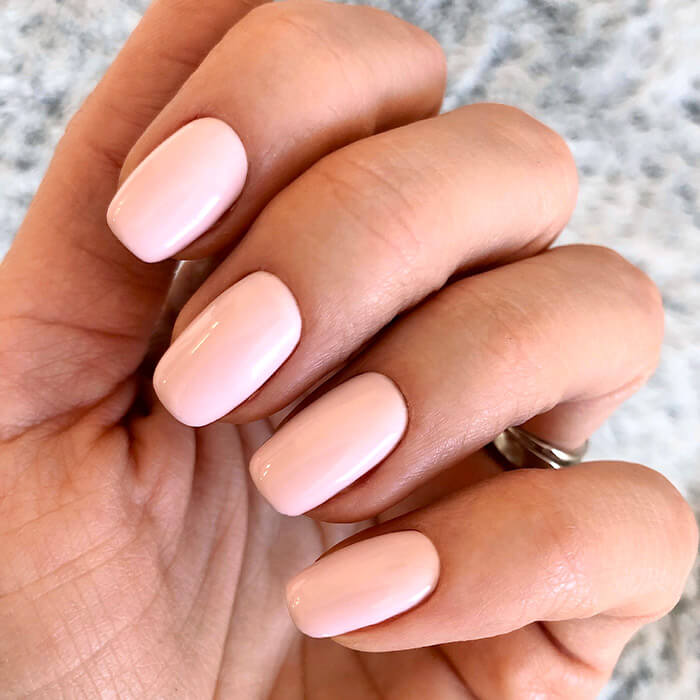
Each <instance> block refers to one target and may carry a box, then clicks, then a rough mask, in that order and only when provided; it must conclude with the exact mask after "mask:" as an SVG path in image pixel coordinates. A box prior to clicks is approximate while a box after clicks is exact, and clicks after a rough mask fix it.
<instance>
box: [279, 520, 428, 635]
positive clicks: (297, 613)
mask: <svg viewBox="0 0 700 700" xmlns="http://www.w3.org/2000/svg"><path fill="white" fill-rule="evenodd" d="M439 575H440V559H439V556H438V553H437V550H436V549H435V546H434V545H433V543H432V542H431V541H430V540H429V539H428V538H427V537H426V536H425V535H423V534H422V533H420V532H417V531H415V530H407V531H404V532H392V533H389V534H387V535H380V536H378V537H372V538H370V539H367V540H362V541H361V542H356V543H355V544H351V545H348V546H347V547H344V548H343V549H339V550H337V551H335V552H333V553H332V554H329V555H328V556H326V557H323V558H321V559H319V560H318V561H317V562H316V563H315V564H312V565H311V566H310V567H309V568H308V569H305V570H304V571H302V572H301V573H300V574H298V575H297V576H295V577H294V578H293V579H292V580H291V581H290V582H289V583H288V584H287V605H288V607H289V613H290V615H291V616H292V619H293V620H294V624H295V625H296V626H297V627H298V628H299V629H300V630H301V631H302V632H303V633H304V634H307V635H308V636H310V637H335V636H337V635H340V634H345V633H346V632H351V631H352V630H356V629H360V628H362V627H367V626H369V625H375V624H377V623H378V622H383V621H384V620H388V619H389V618H391V617H394V616H395V615H399V614H400V613H403V612H406V611H407V610H410V609H411V608H413V607H415V606H416V605H418V603H420V602H421V601H422V600H423V599H425V598H426V597H427V596H428V595H430V593H432V591H433V590H434V589H435V586H436V585H437V581H438V578H439Z"/></svg>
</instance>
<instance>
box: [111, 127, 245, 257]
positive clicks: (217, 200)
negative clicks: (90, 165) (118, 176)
mask: <svg viewBox="0 0 700 700" xmlns="http://www.w3.org/2000/svg"><path fill="white" fill-rule="evenodd" d="M247 171H248V161H247V159H246V153H245V149H244V147H243V144H242V143H241V140H240V138H238V134H237V133H236V132H235V131H234V130H233V129H232V128H231V127H230V126H229V125H228V124H226V122H223V121H221V120H220V119H213V118H211V117H207V118H204V119H197V120H195V121H193V122H190V123H189V124H187V126H183V127H182V128H181V129H179V130H178V131H176V132H175V133H174V134H173V135H172V136H171V137H170V138H168V139H167V140H165V141H163V143H162V144H160V146H158V148H156V149H155V150H154V151H153V152H152V153H151V154H150V155H149V156H148V157H147V158H146V159H145V160H144V161H143V162H142V163H141V164H140V165H139V166H138V167H137V168H136V169H135V170H134V171H133V172H132V173H131V175H129V177H128V178H127V179H126V181H125V182H124V184H123V185H122V186H121V187H120V188H119V191H118V192H117V194H116V196H115V197H114V199H113V200H112V203H111V204H110V205H109V209H108V210H107V223H108V224H109V227H110V228H111V229H112V231H113V233H114V235H115V236H116V237H117V238H118V239H119V240H120V241H121V242H122V243H123V244H124V245H125V246H126V247H127V248H128V249H129V250H130V251H131V252H132V253H133V254H134V255H136V256H137V257H139V258H141V260H145V261H146V262H158V261H160V260H165V259H166V258H169V257H171V256H172V255H174V254H175V253H177V252H178V251H179V250H182V249H183V248H184V247H185V246H187V245H188V244H190V243H191V242H192V241H193V240H194V239H195V238H198V237H199V236H201V235H202V234H203V233H204V232H205V231H206V230H207V229H208V228H209V227H210V226H211V225H212V224H213V223H215V222H216V221H217V219H219V217H220V216H221V215H222V214H223V213H224V212H225V211H226V210H227V209H228V208H229V207H230V206H231V205H232V204H233V203H234V202H235V201H236V199H237V198H238V195H239V194H240V193H241V190H242V189H243V185H244V183H245V179H246V174H247Z"/></svg>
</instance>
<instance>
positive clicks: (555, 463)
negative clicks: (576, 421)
mask: <svg viewBox="0 0 700 700" xmlns="http://www.w3.org/2000/svg"><path fill="white" fill-rule="evenodd" d="M491 444H492V445H493V447H494V448H495V449H496V451H497V452H498V454H499V455H500V456H501V457H502V458H503V459H504V460H505V461H506V462H507V463H508V466H509V467H510V468H511V469H512V468H518V469H519V468H522V467H525V468H532V469H561V468H562V467H571V466H573V465H574V464H579V462H581V460H582V459H583V457H584V456H585V454H586V451H587V450H588V440H586V442H584V443H583V445H581V447H579V448H577V449H575V450H573V451H572V452H569V451H567V450H563V449H561V448H560V447H556V446H555V445H552V444H550V443H548V442H545V441H544V440H541V439H540V438H538V437H535V436H534V435H532V434H531V433H528V432H527V430H523V429H522V428H507V429H506V430H504V431H503V432H502V433H501V434H500V435H499V436H498V437H497V438H496V439H495V440H494V441H493V442H492V443H491Z"/></svg>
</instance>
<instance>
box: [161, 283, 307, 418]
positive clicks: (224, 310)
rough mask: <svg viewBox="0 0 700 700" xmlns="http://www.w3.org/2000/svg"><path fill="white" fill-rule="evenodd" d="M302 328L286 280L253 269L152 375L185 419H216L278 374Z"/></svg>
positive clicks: (172, 407)
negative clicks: (284, 281)
mask: <svg viewBox="0 0 700 700" xmlns="http://www.w3.org/2000/svg"><path fill="white" fill-rule="evenodd" d="M300 335H301V316H300V314H299V308H298V307H297V304H296V301H295V299H294V297H293V295H292V293H291V292H290V291H289V289H288V288H287V286H286V285H285V284H284V283H283V282H282V281H281V280H280V279H279V278H277V277H275V276H274V275H271V274H270V273H269V272H254V273H253V274H250V275H248V276H247V277H244V278H243V279H242V280H240V281H239V282H237V283H236V284H234V285H233V286H232V287H230V288H229V289H227V290H226V291H225V292H224V293H223V294H221V295H219V296H218V297H217V298H216V299H214V301H213V302H211V304H209V306H207V308H206V309H204V311H202V313H201V314H199V316H197V318H195V319H194V321H192V323H191V324H190V325H189V326H188V327H187V328H186V329H185V330H184V331H183V332H182V333H181V334H180V335H179V336H178V337H177V339H176V340H175V341H174V342H173V344H172V345H171V346H170V348H169V349H168V350H167V352H166V353H165V354H164V355H163V357H162V358H161V360H160V362H159V363H158V366H157V367H156V371H155V374H154V377H153V384H154V387H155V390H156V393H157V394H158V398H159V399H160V400H161V402H162V403H163V405H164V406H165V407H166V408H167V409H168V411H170V413H172V414H173V415H174V416H175V417H176V418H177V419H178V420H179V421H180V422H182V423H185V424H186V425H191V426H195V427H196V426H201V425H206V424H207V423H211V422H213V421H215V420H218V419H219V418H221V417H223V416H225V415H226V414H227V413H228V412H229V411H231V410H233V409H234V408H235V407H236V406H238V405H239V404H240V403H242V402H243V401H245V400H246V399H247V398H248V397H249V396H250V395H251V394H252V393H253V392H255V391H257V390H258V389H259V388H260V387H261V386H262V385H263V384H264V383H265V382H266V381H267V380H268V379H269V378H270V376H271V375H272V374H274V372H275V371H276V370H277V369H278V368H279V367H280V365H282V363H283V362H284V361H285V360H286V359H287V357H289V355H290V354H291V352H292V351H293V350H294V348H295V347H296V344H297V343H298V341H299V337H300Z"/></svg>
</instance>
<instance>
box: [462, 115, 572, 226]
mask: <svg viewBox="0 0 700 700" xmlns="http://www.w3.org/2000/svg"><path fill="white" fill-rule="evenodd" d="M465 109H477V110H478V111H483V112H484V114H483V117H485V119H484V120H483V123H485V124H488V125H489V127H488V128H489V129H490V130H491V133H492V134H493V138H495V140H496V141H497V142H498V144H499V145H500V147H501V148H506V149H508V150H513V151H514V153H515V154H516V157H518V158H519V159H521V160H522V161H523V162H524V163H525V164H527V165H528V166H529V170H530V173H531V174H532V185H533V200H532V201H533V206H534V207H536V208H537V209H536V210H537V212H538V213H539V218H540V220H541V222H542V223H541V226H540V230H541V231H542V235H543V236H549V237H550V238H553V237H554V236H556V235H557V234H558V233H559V232H560V231H561V229H562V228H563V227H564V226H565V225H566V223H567V221H568V220H569V218H570V217H571V214H572V213H573V210H574V208H575V206H576V200H577V197H578V187H579V182H578V170H577V168H576V161H575V160H574V156H573V154H572V152H571V149H570V148H569V146H568V144H567V142H566V140H565V139H564V138H563V137H562V136H561V135H560V134H558V133H557V132H556V131H554V130H553V129H551V128H550V127H549V126H547V125H546V124H544V123H543V122H541V121H539V120H538V119H536V118H535V117H533V116H531V115H530V114H528V113H527V112H525V111H523V110H522V109H520V108H518V107H513V106H511V105H505V104H497V103H481V104H478V105H470V106H468V107H466V108H465Z"/></svg>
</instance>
